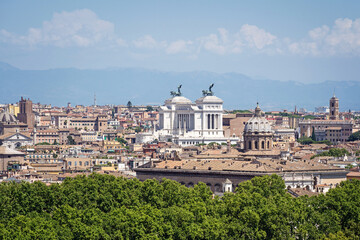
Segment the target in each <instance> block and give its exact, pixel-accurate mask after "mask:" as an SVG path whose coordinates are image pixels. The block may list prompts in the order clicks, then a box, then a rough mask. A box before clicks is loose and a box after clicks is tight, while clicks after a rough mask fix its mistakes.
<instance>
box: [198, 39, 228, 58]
mask: <svg viewBox="0 0 360 240" xmlns="http://www.w3.org/2000/svg"><path fill="white" fill-rule="evenodd" d="M200 41H201V45H202V47H203V48H204V49H206V50H208V51H210V52H214V53H217V54H221V55H223V54H225V53H226V46H225V45H224V42H223V41H222V40H221V39H220V38H219V37H218V35H217V34H210V35H209V36H206V37H202V38H201V39H200Z"/></svg>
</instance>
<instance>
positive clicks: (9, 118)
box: [0, 110, 17, 123]
mask: <svg viewBox="0 0 360 240" xmlns="http://www.w3.org/2000/svg"><path fill="white" fill-rule="evenodd" d="M0 122H6V123H16V122H17V119H16V117H15V116H14V115H12V114H11V113H9V112H8V111H7V110H5V111H3V112H1V113H0Z"/></svg>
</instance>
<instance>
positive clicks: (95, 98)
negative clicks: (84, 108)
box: [94, 93, 96, 107]
mask: <svg viewBox="0 0 360 240" xmlns="http://www.w3.org/2000/svg"><path fill="white" fill-rule="evenodd" d="M94 107H96V93H94Z"/></svg>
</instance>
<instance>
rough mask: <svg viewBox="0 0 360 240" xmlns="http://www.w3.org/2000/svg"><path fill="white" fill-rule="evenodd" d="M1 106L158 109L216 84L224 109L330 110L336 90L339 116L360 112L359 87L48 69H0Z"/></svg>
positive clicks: (0, 66) (203, 74) (208, 74)
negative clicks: (178, 94) (23, 102)
mask: <svg viewBox="0 0 360 240" xmlns="http://www.w3.org/2000/svg"><path fill="white" fill-rule="evenodd" d="M0 83H1V87H0V103H9V102H17V101H18V100H19V98H20V97H21V96H25V97H29V98H31V99H32V100H33V101H34V102H41V103H51V104H53V105H59V106H60V105H66V103H67V102H71V103H72V104H73V105H75V104H86V105H89V104H92V103H93V96H94V93H95V92H96V96H97V100H98V101H97V103H98V104H126V103H127V101H129V100H131V101H132V102H133V104H162V103H163V102H164V100H165V99H167V98H168V97H169V96H170V95H169V92H170V91H172V90H176V87H177V86H178V85H179V84H182V85H183V87H182V92H183V94H184V96H186V97H188V98H190V99H191V100H195V99H197V98H199V97H200V96H201V91H202V90H203V89H207V88H208V87H209V85H210V84H211V83H215V87H214V88H213V91H214V92H215V94H216V95H217V96H218V97H220V98H222V99H223V100H224V102H225V107H226V108H228V109H230V108H231V109H246V108H253V107H254V105H255V104H256V102H257V101H259V102H260V104H261V106H262V107H263V108H264V109H265V110H267V109H278V110H280V109H293V108H294V106H295V105H297V106H298V108H299V107H305V108H307V109H309V110H313V109H314V107H315V106H323V105H328V100H329V98H330V97H331V96H332V93H333V90H334V88H335V89H336V95H337V96H338V97H339V98H340V108H341V110H348V109H354V110H355V109H356V110H359V109H360V94H359V93H360V82H350V81H348V82H347V81H343V82H323V83H316V84H302V83H297V82H281V81H274V80H254V79H252V78H250V77H248V76H245V75H242V74H238V73H226V74H217V73H211V72H184V73H175V72H160V71H152V70H145V69H121V68H118V69H103V70H78V69H51V70H31V71H29V70H20V69H17V68H15V67H12V66H10V65H8V64H6V63H1V64H0Z"/></svg>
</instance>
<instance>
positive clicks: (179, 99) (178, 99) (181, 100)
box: [165, 96, 192, 104]
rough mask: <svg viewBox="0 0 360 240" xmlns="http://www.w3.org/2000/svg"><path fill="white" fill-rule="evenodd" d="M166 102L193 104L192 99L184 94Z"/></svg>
mask: <svg viewBox="0 0 360 240" xmlns="http://www.w3.org/2000/svg"><path fill="white" fill-rule="evenodd" d="M165 104H192V102H191V100H190V99H188V98H186V97H183V96H175V97H172V98H169V99H167V100H166V101H165Z"/></svg>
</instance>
